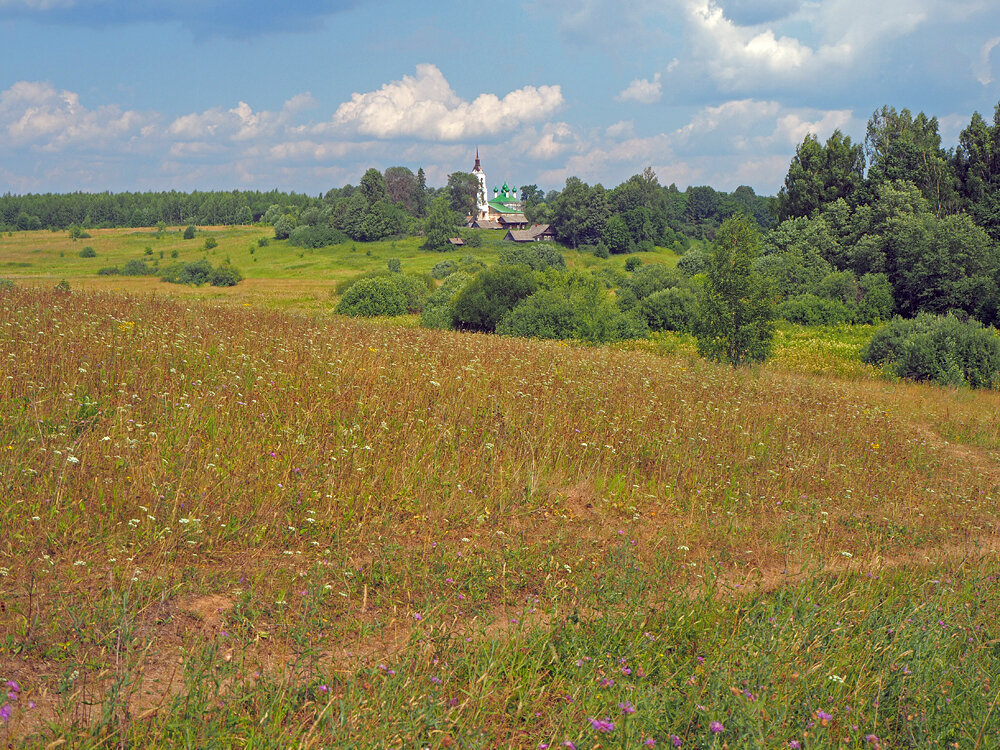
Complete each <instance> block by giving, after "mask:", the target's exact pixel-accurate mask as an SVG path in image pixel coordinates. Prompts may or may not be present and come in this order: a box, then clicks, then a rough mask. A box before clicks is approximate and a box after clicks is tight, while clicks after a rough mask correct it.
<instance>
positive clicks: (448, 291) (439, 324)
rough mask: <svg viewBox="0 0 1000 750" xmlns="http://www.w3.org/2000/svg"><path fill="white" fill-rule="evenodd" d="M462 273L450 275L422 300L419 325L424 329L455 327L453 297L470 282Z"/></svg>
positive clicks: (470, 279) (468, 277) (466, 274)
mask: <svg viewBox="0 0 1000 750" xmlns="http://www.w3.org/2000/svg"><path fill="white" fill-rule="evenodd" d="M472 278H473V277H472V275H471V274H468V273H465V272H464V271H455V272H454V273H452V274H450V275H449V276H448V277H447V278H446V279H445V280H444V283H443V284H441V286H439V287H438V288H437V289H435V290H434V291H433V292H431V294H430V296H428V297H427V299H426V300H424V307H423V309H422V310H421V311H420V325H422V326H423V327H424V328H441V329H448V328H453V327H454V325H455V297H456V296H457V295H458V293H459V292H461V291H462V289H463V288H464V287H465V285H466V284H468V283H469V282H470V281H472Z"/></svg>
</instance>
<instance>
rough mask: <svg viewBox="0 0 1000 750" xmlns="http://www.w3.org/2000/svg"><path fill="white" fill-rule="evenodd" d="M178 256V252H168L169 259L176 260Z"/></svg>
mask: <svg viewBox="0 0 1000 750" xmlns="http://www.w3.org/2000/svg"><path fill="white" fill-rule="evenodd" d="M179 256H180V252H178V251H177V250H171V251H170V257H171V258H177V257H179Z"/></svg>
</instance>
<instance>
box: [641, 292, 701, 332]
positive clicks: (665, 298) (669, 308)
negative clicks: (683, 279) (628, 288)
mask: <svg viewBox="0 0 1000 750" xmlns="http://www.w3.org/2000/svg"><path fill="white" fill-rule="evenodd" d="M639 310H640V312H641V313H642V317H643V319H644V320H645V321H646V324H647V325H648V326H649V328H650V330H652V331H684V332H688V333H690V332H691V330H692V329H693V326H694V321H695V317H696V316H697V314H698V298H697V296H696V295H695V293H694V292H693V291H691V290H690V289H687V288H684V287H673V288H670V289H661V290H660V291H658V292H654V293H653V294H651V295H649V296H648V297H646V298H645V299H644V300H642V302H640V304H639Z"/></svg>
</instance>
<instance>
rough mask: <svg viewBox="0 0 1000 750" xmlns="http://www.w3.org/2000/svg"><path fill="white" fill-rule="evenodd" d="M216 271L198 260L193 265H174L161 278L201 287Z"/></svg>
mask: <svg viewBox="0 0 1000 750" xmlns="http://www.w3.org/2000/svg"><path fill="white" fill-rule="evenodd" d="M130 262H131V261H130ZM139 262H140V263H141V262H142V261H139ZM214 271H215V269H214V268H212V264H211V263H209V262H208V261H207V260H198V261H195V262H193V263H173V264H171V265H169V266H167V267H166V268H165V269H164V270H163V272H162V273H161V275H160V278H161V279H163V280H164V281H167V282H169V283H171V284H190V285H191V286H201V285H202V284H207V283H208V282H209V281H210V280H211V278H212V274H213V273H214Z"/></svg>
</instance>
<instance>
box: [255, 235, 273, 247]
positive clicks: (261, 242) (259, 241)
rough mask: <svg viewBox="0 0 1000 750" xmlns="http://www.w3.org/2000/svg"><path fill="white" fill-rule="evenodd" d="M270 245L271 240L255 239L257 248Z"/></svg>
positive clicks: (267, 238) (264, 238)
mask: <svg viewBox="0 0 1000 750" xmlns="http://www.w3.org/2000/svg"><path fill="white" fill-rule="evenodd" d="M270 244H271V238H270V237H258V238H257V247H267V246H268V245H270Z"/></svg>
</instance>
